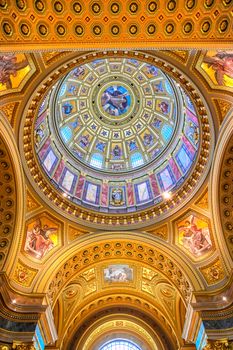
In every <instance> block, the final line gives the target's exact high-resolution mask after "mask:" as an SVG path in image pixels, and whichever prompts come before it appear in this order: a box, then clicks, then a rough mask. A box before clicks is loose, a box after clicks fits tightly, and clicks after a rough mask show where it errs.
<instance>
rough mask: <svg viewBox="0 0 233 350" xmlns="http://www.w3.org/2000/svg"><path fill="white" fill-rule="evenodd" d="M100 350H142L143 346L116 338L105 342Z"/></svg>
mask: <svg viewBox="0 0 233 350" xmlns="http://www.w3.org/2000/svg"><path fill="white" fill-rule="evenodd" d="M99 350H141V348H140V347H139V346H138V345H136V344H135V343H132V342H131V341H129V340H125V339H115V340H112V341H110V342H108V343H107V344H106V343H105V344H104V345H103V346H101V348H100V349H99Z"/></svg>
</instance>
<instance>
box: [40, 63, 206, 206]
mask: <svg viewBox="0 0 233 350" xmlns="http://www.w3.org/2000/svg"><path fill="white" fill-rule="evenodd" d="M52 90H53V92H52V93H51V92H49V96H48V95H47V96H46V97H45V99H44V100H43V102H42V104H41V106H40V107H39V110H38V117H37V119H36V122H35V138H36V139H35V149H36V153H37V155H38V159H39V161H40V163H41V165H42V167H43V168H44V170H45V172H46V174H47V175H48V176H49V178H50V179H51V181H52V183H54V184H55V185H56V187H57V188H59V189H60V191H61V192H62V194H63V195H64V196H67V197H68V198H69V199H71V200H72V201H73V202H74V203H75V202H76V203H78V202H82V204H83V205H84V206H85V205H88V206H89V207H92V208H93V209H95V210H102V211H106V210H107V211H110V212H113V213H114V212H116V210H117V212H118V213H119V212H127V211H129V210H130V211H131V212H133V211H136V210H138V209H140V207H143V208H145V207H146V206H150V205H152V204H154V203H159V202H160V201H162V199H163V194H164V193H166V192H168V191H169V192H170V193H171V192H172V191H175V190H177V189H178V188H179V187H180V185H181V184H182V183H183V182H184V181H185V179H186V177H187V175H188V173H189V172H190V169H191V168H192V166H193V164H194V163H195V162H196V157H197V152H198V149H199V143H200V137H199V134H200V130H199V129H200V127H199V119H198V117H197V115H196V110H195V107H194V105H193V103H192V102H191V100H190V98H189V97H188V95H187V94H185V92H184V90H183V89H181V88H180V87H179V86H177V84H176V83H175V81H174V80H172V79H171V78H170V79H169V77H168V76H167V75H165V73H162V71H161V70H160V69H158V68H157V67H156V66H153V65H149V64H147V63H146V62H143V61H139V60H136V59H122V58H109V59H98V60H94V61H91V62H90V63H89V64H84V65H82V66H78V67H77V68H75V69H74V70H72V71H71V72H70V73H69V74H68V75H67V76H66V77H65V78H64V79H63V80H61V82H60V81H59V83H57V84H56V87H52ZM64 155H65V157H64ZM85 173H86V174H88V175H86V176H85ZM101 173H102V175H100V174H101ZM125 179H127V180H126V181H125Z"/></svg>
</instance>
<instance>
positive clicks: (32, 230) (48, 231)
mask: <svg viewBox="0 0 233 350" xmlns="http://www.w3.org/2000/svg"><path fill="white" fill-rule="evenodd" d="M26 230H27V236H26V242H25V247H24V250H25V251H26V252H27V253H28V254H29V255H31V256H33V257H34V258H37V259H42V258H43V257H44V256H45V255H47V254H48V253H49V252H50V251H51V250H52V249H53V248H54V247H55V246H56V245H57V240H58V231H59V225H58V224H56V223H55V222H53V221H52V220H51V219H50V218H48V217H47V216H45V215H41V216H40V217H39V218H36V219H35V220H34V221H32V222H31V223H29V224H28V225H27V227H26Z"/></svg>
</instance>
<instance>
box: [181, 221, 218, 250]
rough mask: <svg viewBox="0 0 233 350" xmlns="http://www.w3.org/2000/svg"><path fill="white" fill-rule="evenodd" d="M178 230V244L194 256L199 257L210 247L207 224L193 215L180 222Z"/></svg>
mask: <svg viewBox="0 0 233 350" xmlns="http://www.w3.org/2000/svg"><path fill="white" fill-rule="evenodd" d="M178 230H179V241H180V244H181V245H183V247H184V248H186V249H188V250H189V252H190V253H192V254H193V255H194V256H201V255H203V254H204V253H206V252H207V251H208V250H209V249H210V248H211V247H212V242H211V239H210V231H209V226H208V224H207V223H206V222H205V221H203V220H201V219H199V218H197V217H195V216H194V215H190V216H189V217H187V218H186V219H185V220H183V221H181V222H180V223H179V225H178Z"/></svg>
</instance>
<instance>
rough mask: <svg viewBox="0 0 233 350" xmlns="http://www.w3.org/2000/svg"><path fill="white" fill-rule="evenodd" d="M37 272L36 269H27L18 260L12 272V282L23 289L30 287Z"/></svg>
mask: <svg viewBox="0 0 233 350" xmlns="http://www.w3.org/2000/svg"><path fill="white" fill-rule="evenodd" d="M37 272H38V271H37V270H36V269H32V268H31V267H28V266H27V265H25V264H24V263H23V262H21V261H20V260H19V261H18V263H17V266H16V269H15V272H14V277H13V280H14V281H15V282H16V283H17V284H20V285H22V286H24V287H30V286H31V284H32V281H33V279H34V277H35V276H36V274H37Z"/></svg>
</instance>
